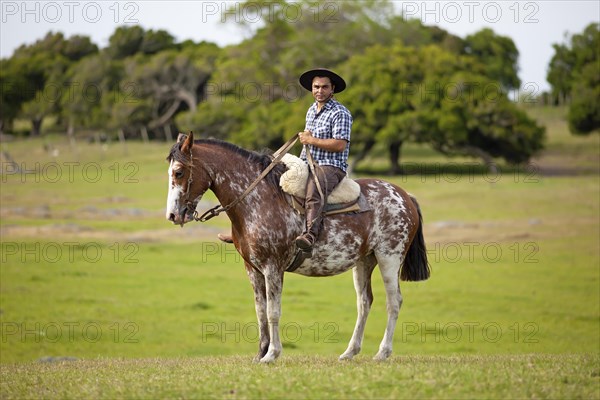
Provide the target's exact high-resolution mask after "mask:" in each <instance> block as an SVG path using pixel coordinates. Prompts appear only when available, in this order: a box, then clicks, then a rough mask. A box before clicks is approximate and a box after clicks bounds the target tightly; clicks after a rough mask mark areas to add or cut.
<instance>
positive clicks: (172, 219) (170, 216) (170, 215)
mask: <svg viewBox="0 0 600 400" xmlns="http://www.w3.org/2000/svg"><path fill="white" fill-rule="evenodd" d="M169 221H171V222H175V214H173V213H171V214H169Z"/></svg>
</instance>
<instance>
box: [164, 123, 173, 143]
mask: <svg viewBox="0 0 600 400" xmlns="http://www.w3.org/2000/svg"><path fill="white" fill-rule="evenodd" d="M164 130H165V140H166V141H167V143H170V142H172V141H173V134H172V132H171V124H166V125H165V126H164Z"/></svg>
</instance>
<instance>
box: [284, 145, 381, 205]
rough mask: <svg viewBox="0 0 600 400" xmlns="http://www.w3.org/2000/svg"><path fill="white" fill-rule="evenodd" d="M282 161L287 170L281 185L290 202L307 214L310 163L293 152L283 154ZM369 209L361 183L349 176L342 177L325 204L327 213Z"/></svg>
mask: <svg viewBox="0 0 600 400" xmlns="http://www.w3.org/2000/svg"><path fill="white" fill-rule="evenodd" d="M281 162H282V163H283V164H285V166H286V167H287V171H285V172H284V173H283V174H282V175H281V178H280V179H279V186H280V187H281V189H282V190H283V191H284V193H285V194H286V200H287V201H288V204H289V205H290V206H291V207H292V208H293V209H294V210H296V212H297V213H298V214H302V215H303V214H305V210H304V199H305V198H306V182H307V180H308V175H309V169H308V165H307V164H306V163H305V162H304V161H302V160H301V159H300V158H299V157H296V156H294V155H292V154H286V155H285V156H283V158H282V159H281ZM368 210H369V207H368V204H367V201H366V199H365V198H364V196H363V195H362V194H361V191H360V185H359V184H358V183H357V182H356V181H354V180H353V179H350V178H348V177H345V178H344V179H342V181H341V182H340V183H339V184H338V185H337V186H336V187H335V189H333V191H332V192H331V194H330V195H329V197H328V198H327V204H326V205H325V215H333V214H341V213H349V212H363V211H368Z"/></svg>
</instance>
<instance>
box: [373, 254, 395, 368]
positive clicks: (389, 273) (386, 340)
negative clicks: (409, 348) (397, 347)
mask: <svg viewBox="0 0 600 400" xmlns="http://www.w3.org/2000/svg"><path fill="white" fill-rule="evenodd" d="M377 262H378V264H379V269H380V270H381V277H382V278H383V284H384V286H385V293H386V308H387V313H388V321H387V326H386V328H385V334H384V335H383V340H382V341H381V344H380V345H379V351H378V352H377V354H376V355H375V357H374V359H375V360H385V359H387V358H388V357H389V356H390V354H392V342H393V339H394V330H395V329H396V322H397V321H398V314H399V313H400V307H401V306H402V294H401V293H400V286H399V284H398V276H399V272H400V266H401V265H402V257H399V256H398V255H391V256H389V255H388V256H383V255H377Z"/></svg>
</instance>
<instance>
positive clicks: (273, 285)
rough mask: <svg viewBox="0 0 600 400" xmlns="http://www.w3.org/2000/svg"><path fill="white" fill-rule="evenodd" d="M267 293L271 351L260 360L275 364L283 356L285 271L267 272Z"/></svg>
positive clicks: (268, 270) (272, 270)
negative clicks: (282, 312)
mask: <svg viewBox="0 0 600 400" xmlns="http://www.w3.org/2000/svg"><path fill="white" fill-rule="evenodd" d="M264 275H265V282H266V292H267V319H268V322H269V338H270V342H269V349H268V351H267V354H265V356H264V357H263V358H261V359H260V362H261V363H270V362H273V361H275V360H276V359H277V357H279V355H280V354H281V339H280V338H279V318H280V316H281V291H282V288H283V271H282V270H277V269H270V268H269V269H267V270H266V271H265V274H264Z"/></svg>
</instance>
